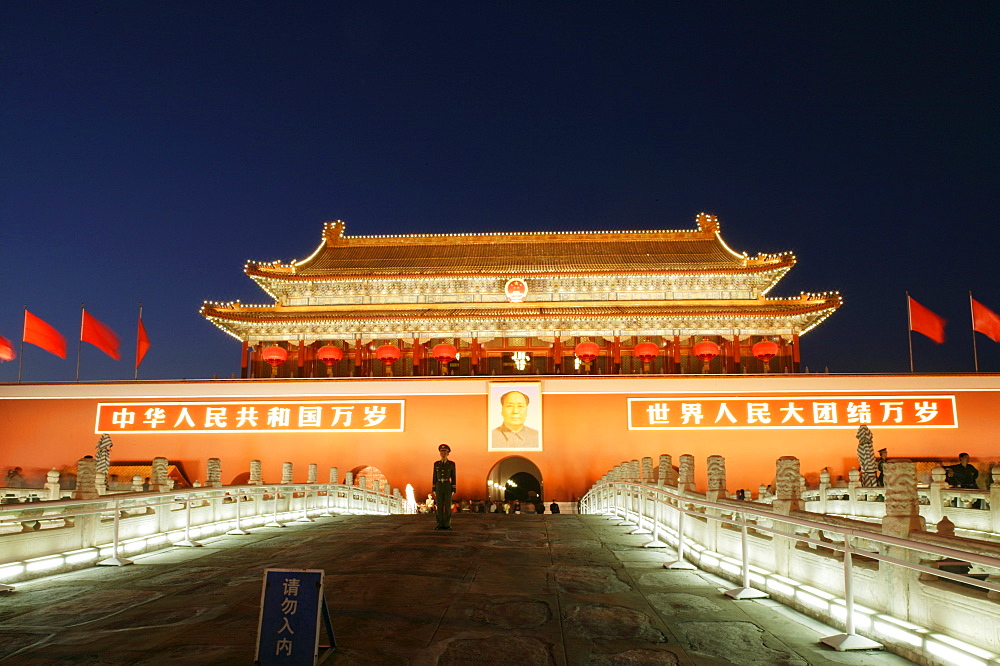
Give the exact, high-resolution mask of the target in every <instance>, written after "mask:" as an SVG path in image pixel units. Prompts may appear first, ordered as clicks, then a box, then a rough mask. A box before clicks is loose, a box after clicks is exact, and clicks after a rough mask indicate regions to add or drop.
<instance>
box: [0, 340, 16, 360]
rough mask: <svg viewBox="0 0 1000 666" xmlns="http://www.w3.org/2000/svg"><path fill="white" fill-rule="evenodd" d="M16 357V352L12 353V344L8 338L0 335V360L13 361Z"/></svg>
mask: <svg viewBox="0 0 1000 666" xmlns="http://www.w3.org/2000/svg"><path fill="white" fill-rule="evenodd" d="M15 358H17V354H15V353H14V345H12V344H10V340H8V339H7V338H5V337H3V336H0V361H13V360H14V359H15Z"/></svg>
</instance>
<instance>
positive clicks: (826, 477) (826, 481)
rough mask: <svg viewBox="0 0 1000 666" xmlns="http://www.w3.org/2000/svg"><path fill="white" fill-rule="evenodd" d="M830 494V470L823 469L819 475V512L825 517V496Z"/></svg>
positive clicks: (827, 468)
mask: <svg viewBox="0 0 1000 666" xmlns="http://www.w3.org/2000/svg"><path fill="white" fill-rule="evenodd" d="M828 492H830V468H829V467H824V468H823V470H822V471H821V472H820V473H819V512H820V513H822V514H824V515H826V495H827V493H828Z"/></svg>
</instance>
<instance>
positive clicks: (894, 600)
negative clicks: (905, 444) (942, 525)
mask: <svg viewBox="0 0 1000 666" xmlns="http://www.w3.org/2000/svg"><path fill="white" fill-rule="evenodd" d="M883 472H884V478H885V517H884V518H882V534H885V535H887V536H894V537H899V538H902V539H905V538H907V537H909V535H910V532H913V531H918V530H920V531H922V530H924V529H925V524H924V519H923V518H922V517H921V516H920V506H919V503H918V501H917V465H916V463H914V462H912V461H910V460H905V459H896V458H893V459H890V460H888V461H886V462H885V464H884V465H883ZM884 552H885V554H887V555H889V556H890V557H893V558H895V559H897V560H901V561H908V562H914V561H916V560H918V559H919V558H920V555H919V554H918V553H915V552H913V551H910V550H906V549H904V548H897V547H895V546H886V547H884ZM917 579H918V575H917V573H916V572H914V571H912V570H909V569H907V568H905V567H901V566H899V565H896V564H891V563H889V562H883V563H881V564H879V575H878V576H876V577H875V580H876V584H877V585H879V586H880V587H882V588H883V589H882V590H881V591H880V593H879V597H881V598H882V599H885V600H886V604H887V605H888V609H887V610H888V612H889V613H890V614H892V615H894V616H895V617H899V614H900V613H903V614H905V613H907V612H908V608H909V602H908V599H909V596H910V593H911V590H912V589H913V587H915V585H914V584H915V583H916V582H917Z"/></svg>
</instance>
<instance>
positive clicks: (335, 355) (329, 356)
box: [316, 345, 344, 365]
mask: <svg viewBox="0 0 1000 666" xmlns="http://www.w3.org/2000/svg"><path fill="white" fill-rule="evenodd" d="M316 358H318V359H319V360H320V361H322V362H323V363H326V364H327V365H333V364H334V363H336V362H337V361H339V360H340V359H342V358H344V351H343V350H342V349H341V348H340V347H335V346H333V345H326V346H325V347H320V348H319V350H318V351H317V352H316Z"/></svg>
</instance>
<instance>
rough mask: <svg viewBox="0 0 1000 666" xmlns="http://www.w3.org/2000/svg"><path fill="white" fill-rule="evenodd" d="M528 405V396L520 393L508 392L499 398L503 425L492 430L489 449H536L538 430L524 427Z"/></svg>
mask: <svg viewBox="0 0 1000 666" xmlns="http://www.w3.org/2000/svg"><path fill="white" fill-rule="evenodd" d="M528 403H529V399H528V396H526V395H525V394H524V393H521V392H520V391H508V392H507V393H504V394H503V395H501V396H500V414H501V415H502V416H503V423H501V424H500V425H499V426H498V427H496V428H494V429H493V433H492V435H491V439H490V448H491V449H538V430H536V429H535V428H532V427H530V426H526V425H524V421H525V419H526V418H527V417H528Z"/></svg>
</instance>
